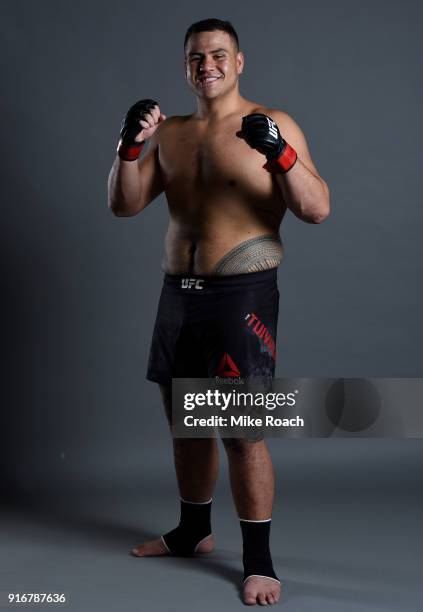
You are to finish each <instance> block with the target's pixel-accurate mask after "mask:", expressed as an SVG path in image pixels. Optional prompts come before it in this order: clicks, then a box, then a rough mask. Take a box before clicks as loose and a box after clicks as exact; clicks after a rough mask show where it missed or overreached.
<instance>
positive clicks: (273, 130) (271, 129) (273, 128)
mask: <svg viewBox="0 0 423 612" xmlns="http://www.w3.org/2000/svg"><path fill="white" fill-rule="evenodd" d="M267 123H268V124H269V132H270V134H271V135H272V136H273V138H277V137H278V129H277V127H276V123H275V122H274V121H272V120H271V119H269V117H267Z"/></svg>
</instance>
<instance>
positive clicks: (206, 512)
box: [162, 499, 212, 557]
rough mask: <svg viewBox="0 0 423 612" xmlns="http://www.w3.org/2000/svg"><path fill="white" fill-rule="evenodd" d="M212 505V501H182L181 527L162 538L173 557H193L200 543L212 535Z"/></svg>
mask: <svg viewBox="0 0 423 612" xmlns="http://www.w3.org/2000/svg"><path fill="white" fill-rule="evenodd" d="M211 504H212V500H211V499H210V500H209V501H208V502H189V501H186V500H184V499H181V519H180V521H179V525H178V526H177V527H175V529H172V531H169V533H166V534H165V535H164V536H162V540H163V542H164V543H165V546H166V548H167V549H168V551H169V552H170V554H171V555H175V556H178V557H192V555H193V554H194V553H195V552H196V549H197V546H198V545H199V544H200V542H201V541H202V540H204V538H206V537H207V536H209V535H210V534H211V525H210V511H211Z"/></svg>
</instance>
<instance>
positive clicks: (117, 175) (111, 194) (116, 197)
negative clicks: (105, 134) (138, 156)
mask: <svg viewBox="0 0 423 612" xmlns="http://www.w3.org/2000/svg"><path fill="white" fill-rule="evenodd" d="M140 198H141V177H140V171H139V167H138V162H137V161H131V162H128V161H124V160H122V159H120V157H118V156H116V159H115V161H114V163H113V166H112V169H111V170H110V174H109V181H108V204H109V208H110V210H111V211H112V212H113V213H114V214H115V215H117V216H118V217H129V216H131V215H134V214H136V213H137V212H138V210H139V203H140Z"/></svg>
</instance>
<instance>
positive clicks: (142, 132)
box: [117, 99, 166, 161]
mask: <svg viewBox="0 0 423 612" xmlns="http://www.w3.org/2000/svg"><path fill="white" fill-rule="evenodd" d="M165 119H166V116H165V115H163V114H162V113H161V112H160V108H159V105H158V104H157V102H155V100H150V99H147V100H140V101H139V102H136V104H134V105H133V106H131V108H130V109H129V110H128V112H127V113H126V115H125V118H124V120H123V122H122V127H121V130H120V140H119V144H118V148H117V153H118V155H119V157H120V158H121V159H123V160H125V161H135V160H136V159H138V156H139V154H140V153H141V150H142V148H143V146H144V143H145V141H146V140H148V139H149V138H150V137H151V136H152V135H153V134H154V132H155V131H156V129H157V126H158V124H159V123H161V122H162V121H164V120H165Z"/></svg>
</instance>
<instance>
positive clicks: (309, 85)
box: [0, 0, 423, 493]
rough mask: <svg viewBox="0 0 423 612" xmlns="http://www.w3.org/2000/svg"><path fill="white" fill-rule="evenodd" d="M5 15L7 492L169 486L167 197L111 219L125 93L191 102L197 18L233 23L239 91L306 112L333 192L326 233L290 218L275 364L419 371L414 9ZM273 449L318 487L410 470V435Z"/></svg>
mask: <svg viewBox="0 0 423 612" xmlns="http://www.w3.org/2000/svg"><path fill="white" fill-rule="evenodd" d="M0 16H1V24H2V25H1V40H2V43H1V44H2V50H1V57H2V60H3V74H2V85H3V92H4V94H5V95H4V97H3V98H2V102H1V104H2V111H1V112H2V120H3V127H2V137H3V147H2V174H3V178H2V234H1V248H2V287H1V288H2V302H1V303H2V319H1V320H2V328H3V333H2V343H1V346H2V356H3V367H2V373H3V376H4V378H3V385H2V386H3V389H2V434H3V435H2V447H1V458H2V465H3V468H4V470H5V475H6V479H7V480H6V481H7V482H8V483H9V486H10V488H11V490H14V491H16V490H20V491H25V492H34V493H37V492H38V491H40V490H42V489H43V488H45V487H46V488H49V487H50V488H52V489H55V490H57V487H63V489H68V488H69V487H70V486H71V485H72V484H75V485H77V486H79V485H81V484H83V483H87V484H90V483H94V482H95V483H97V484H104V485H106V484H110V485H113V484H114V483H120V484H123V485H125V483H126V484H129V485H136V484H139V486H142V482H143V478H144V477H147V475H148V474H149V475H151V474H152V473H154V474H157V475H158V476H160V475H161V474H163V475H165V474H166V475H167V476H169V478H173V472H172V468H171V463H170V462H171V451H170V440H169V434H168V432H167V428H166V424H165V420H164V417H163V414H162V410H161V406H160V401H159V395H158V390H157V389H156V386H155V385H154V384H153V383H150V382H147V381H146V380H145V378H144V376H145V370H146V363H147V356H148V349H149V343H150V338H151V333H152V326H153V322H154V318H155V314H156V306H157V302H158V297H159V292H160V288H161V282H162V273H161V269H160V261H161V256H162V240H163V237H164V234H165V231H166V224H167V210H166V203H165V199H164V197H163V196H161V197H159V198H158V199H157V200H156V201H155V202H154V203H152V204H151V205H150V206H149V207H148V208H147V210H145V211H144V212H143V213H142V214H141V215H139V216H137V217H134V218H131V219H117V218H114V217H113V216H112V214H111V213H110V212H109V211H108V209H107V198H106V183H107V176H108V173H109V169H110V166H111V164H112V162H113V159H114V155H115V147H116V143H117V139H118V132H119V127H120V122H121V119H122V116H123V115H124V113H125V112H126V110H127V108H128V107H129V106H130V105H131V104H132V103H133V102H135V101H136V100H137V99H139V98H143V97H151V98H155V99H157V100H158V101H159V102H160V105H161V108H162V110H163V112H164V113H165V114H167V115H172V114H187V113H190V112H192V111H193V109H194V100H193V98H192V96H191V93H190V91H189V90H188V88H187V86H186V85H185V83H184V76H183V53H182V41H183V36H184V33H185V30H186V28H187V26H188V25H190V23H192V22H193V21H195V20H198V19H202V18H205V17H210V16H217V17H220V18H226V19H229V20H231V21H232V22H233V24H234V25H235V27H236V28H237V30H238V32H239V36H240V42H241V47H242V50H243V51H244V53H245V56H246V67H245V72H244V74H243V76H242V80H241V87H242V92H243V94H244V95H245V96H246V97H248V98H250V99H253V100H256V101H259V102H261V103H263V104H265V105H269V106H271V107H277V108H281V109H284V110H286V111H287V112H288V113H290V114H291V115H292V116H293V117H294V118H295V119H296V121H297V122H298V123H299V124H300V126H301V127H302V128H303V131H304V132H305V134H306V137H307V139H308V142H309V146H310V149H311V153H312V156H313V158H314V160H315V163H316V165H317V167H318V169H319V171H320V173H321V175H322V176H323V177H324V178H325V179H326V180H327V182H328V184H329V186H330V190H331V201H332V215H331V217H330V218H329V219H328V220H327V221H326V222H325V223H324V224H323V225H321V226H312V225H307V224H305V223H302V222H300V221H299V220H298V219H296V218H295V217H294V216H293V215H292V214H288V216H287V218H286V220H285V221H284V223H283V227H282V239H283V241H284V244H285V248H286V257H285V260H284V262H283V264H282V266H281V268H280V271H279V282H280V292H281V305H280V306H281V310H280V323H279V335H278V352H279V364H278V371H277V373H278V375H279V376H284V377H289V376H295V377H301V376H307V377H320V376H324V377H390V376H396V377H419V376H422V367H421V346H422V314H421V303H422V299H421V298H422V286H421V283H420V282H419V281H420V279H421V276H422V262H423V252H422V251H423V247H422V242H421V240H420V236H421V227H422V221H423V212H422V210H423V208H422V206H421V186H422V180H421V161H422V154H421V150H422V146H421V143H422V142H423V137H422V131H421V89H420V86H421V79H420V77H421V72H420V66H419V58H420V57H421V52H422V48H421V47H422V37H421V27H420V23H421V18H422V10H421V5H420V3H418V2H417V1H411V0H408V1H404V2H401V3H400V2H392V1H386V0H383V1H382V0H380V1H376V0H373V1H372V2H358V3H357V2H345V1H329V0H326V1H321V2H312V1H311V0H306V1H304V2H298V3H297V2H276V1H275V2H265V3H261V4H258V3H257V2H252V1H250V0H247V1H244V2H242V3H235V2H221V1H219V0H218V1H216V2H214V3H213V4H212V5H210V3H206V2H203V3H202V2H192V1H181V2H177V3H173V2H172V3H170V2H167V3H166V2H165V3H163V2H160V3H151V2H149V3H147V2H144V1H142V0H141V1H139V0H137V1H129V0H123V1H122V2H119V3H116V2H111V1H103V2H100V1H98V2H95V1H93V0H89V1H88V2H87V1H84V2H82V1H74V2H64V1H59V2H57V1H53V0H51V1H48V0H41V1H40V2H36V3H33V2H29V1H27V2H23V1H22V2H12V1H9V2H4V1H3V2H2V3H1V15H0ZM282 442H283V441H281V440H276V441H275V442H274V443H273V444H272V447H273V448H272V450H273V456H274V458H275V461H276V463H277V465H283V466H284V475H285V476H284V477H285V478H287V479H289V478H291V480H292V483H298V486H304V487H306V486H307V484H308V483H309V482H310V481H313V478H314V475H315V473H316V472H315V471H313V470H318V472H319V474H320V482H322V479H323V478H327V479H329V481H330V478H332V477H333V478H336V471H335V470H336V469H339V470H341V472H342V470H347V473H348V474H349V475H350V476H352V475H353V474H356V479H357V482H362V483H363V482H364V483H366V482H367V483H368V484H370V485H371V484H372V482H378V483H379V484H380V483H383V482H386V483H388V482H391V481H392V478H393V477H394V479H395V475H396V476H397V477H401V479H403V478H404V475H407V477H408V478H409V479H411V480H412V479H413V478H417V469H418V468H417V464H418V461H417V459H418V456H419V453H420V445H419V443H418V442H416V441H410V440H408V441H407V440H402V441H401V440H397V441H395V440H391V441H389V440H376V441H372V440H302V441H300V440H297V441H295V440H290V441H286V443H282ZM389 466H391V467H392V470H393V471H392V470H391V472H390V476H389V477H388V476H384V474H386V473H388V470H387V469H386V468H387V467H388V468H389ZM413 466H414V467H413ZM395 470H396V471H395ZM322 474H324V476H322ZM331 475H332V476H331ZM402 481H403V480H402ZM348 482H349V485H351V483H352V482H353V480H351V479H350V480H349V481H348Z"/></svg>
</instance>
